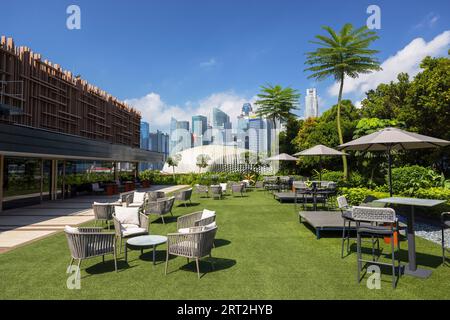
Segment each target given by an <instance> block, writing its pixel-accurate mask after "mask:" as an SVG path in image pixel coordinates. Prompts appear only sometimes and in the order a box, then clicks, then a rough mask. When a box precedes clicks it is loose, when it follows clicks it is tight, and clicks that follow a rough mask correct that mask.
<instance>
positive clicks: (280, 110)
mask: <svg viewBox="0 0 450 320" xmlns="http://www.w3.org/2000/svg"><path fill="white" fill-rule="evenodd" d="M257 97H258V100H257V101H255V104H256V105H257V106H258V109H257V111H256V112H257V115H258V116H260V117H265V118H268V119H272V120H273V121H274V123H275V120H277V119H278V120H280V121H287V120H288V119H289V118H291V117H294V116H295V115H294V114H293V113H292V110H295V109H297V108H298V99H299V98H300V94H299V93H298V91H297V90H294V89H292V88H291V87H286V88H283V87H281V86H280V85H275V86H273V85H270V84H269V85H267V86H261V93H259V94H258V95H257Z"/></svg>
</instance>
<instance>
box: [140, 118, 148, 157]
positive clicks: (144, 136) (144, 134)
mask: <svg viewBox="0 0 450 320" xmlns="http://www.w3.org/2000/svg"><path fill="white" fill-rule="evenodd" d="M149 133H150V126H149V124H148V122H145V121H141V139H140V148H141V149H144V150H150V148H149V142H148V135H149Z"/></svg>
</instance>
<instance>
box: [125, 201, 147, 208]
mask: <svg viewBox="0 0 450 320" xmlns="http://www.w3.org/2000/svg"><path fill="white" fill-rule="evenodd" d="M143 204H144V202H133V203H130V204H129V205H128V207H137V208H139V207H142V205H143Z"/></svg>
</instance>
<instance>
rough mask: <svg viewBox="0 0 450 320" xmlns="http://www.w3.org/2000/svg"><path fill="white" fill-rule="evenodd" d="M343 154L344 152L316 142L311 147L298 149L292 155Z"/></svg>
mask: <svg viewBox="0 0 450 320" xmlns="http://www.w3.org/2000/svg"><path fill="white" fill-rule="evenodd" d="M343 155H345V153H344V152H341V151H337V150H334V149H332V148H329V147H327V146H324V145H322V144H318V145H317V146H314V147H312V148H309V149H306V150H303V151H300V152H298V153H296V154H294V156H319V157H320V156H343Z"/></svg>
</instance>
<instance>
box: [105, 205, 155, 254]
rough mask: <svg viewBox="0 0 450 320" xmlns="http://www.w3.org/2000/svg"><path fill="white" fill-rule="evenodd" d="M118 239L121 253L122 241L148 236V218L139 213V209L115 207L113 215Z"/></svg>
mask: <svg viewBox="0 0 450 320" xmlns="http://www.w3.org/2000/svg"><path fill="white" fill-rule="evenodd" d="M113 221H114V229H115V233H116V237H117V238H119V239H120V252H122V244H123V243H122V242H123V241H122V240H123V239H124V238H131V237H136V236H141V235H147V234H148V227H149V223H148V217H147V216H146V215H145V214H142V213H139V208H133V207H130V208H127V207H119V206H116V207H114V214H113Z"/></svg>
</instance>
